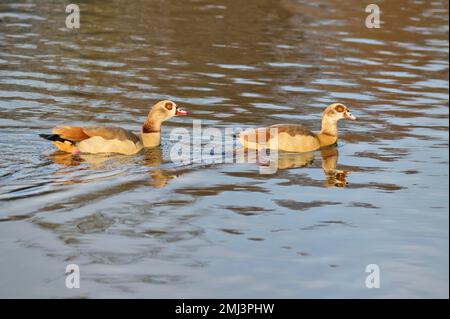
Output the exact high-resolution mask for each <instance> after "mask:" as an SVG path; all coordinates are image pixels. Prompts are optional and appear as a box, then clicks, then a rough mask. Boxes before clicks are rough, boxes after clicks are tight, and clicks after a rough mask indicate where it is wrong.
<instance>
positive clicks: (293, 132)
mask: <svg viewBox="0 0 450 319" xmlns="http://www.w3.org/2000/svg"><path fill="white" fill-rule="evenodd" d="M271 127H273V128H277V129H278V133H283V132H284V133H288V134H289V135H290V136H299V135H304V136H312V137H317V134H315V133H313V132H311V131H310V130H308V129H307V128H306V127H304V126H302V125H295V124H276V125H272V126H271Z"/></svg>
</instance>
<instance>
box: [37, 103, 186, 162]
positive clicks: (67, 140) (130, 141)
mask: <svg viewBox="0 0 450 319" xmlns="http://www.w3.org/2000/svg"><path fill="white" fill-rule="evenodd" d="M180 115H187V112H186V111H184V110H182V109H180V108H179V107H178V106H177V105H176V104H175V103H174V102H172V101H169V100H164V101H160V102H158V103H156V104H155V105H154V106H153V107H152V108H151V109H150V112H149V113H148V116H147V119H146V121H145V122H144V125H143V126H142V128H141V132H140V136H138V135H136V134H134V133H132V132H130V131H128V130H125V129H123V128H120V127H113V126H83V127H82V126H59V127H55V128H53V130H52V134H39V136H41V137H43V138H45V139H47V140H50V141H51V142H52V144H53V145H55V146H56V147H57V148H59V149H60V150H61V151H64V152H67V153H72V154H78V153H91V154H96V153H119V154H125V155H130V154H135V153H137V152H139V151H140V150H141V149H142V148H144V147H155V146H158V145H160V143H161V124H162V122H164V121H166V120H168V119H170V118H172V117H174V116H180Z"/></svg>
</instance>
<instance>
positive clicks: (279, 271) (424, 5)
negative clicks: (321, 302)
mask: <svg viewBox="0 0 450 319" xmlns="http://www.w3.org/2000/svg"><path fill="white" fill-rule="evenodd" d="M79 4H80V8H81V29H80V30H78V31H68V30H66V29H65V28H64V21H65V16H66V14H65V12H64V9H65V7H64V5H63V4H61V3H60V2H59V1H55V0H31V1H27V2H25V3H21V4H16V3H13V2H11V1H6V2H5V1H3V2H2V3H1V4H0V118H1V119H0V146H1V149H2V152H1V154H0V168H1V170H0V234H1V235H0V252H1V254H0V269H1V273H0V296H1V297H9V296H14V297H80V296H82V297H297V298H298V297H349V296H351V297H448V280H449V277H448V249H449V247H448V231H449V229H448V107H449V100H448V93H449V90H448V85H449V83H448V79H449V69H448V57H449V54H448V52H449V51H448V29H449V28H448V2H447V1H444V0H441V1H380V2H379V4H380V6H381V9H382V20H383V21H384V24H383V25H382V28H381V29H370V30H369V29H366V28H365V27H364V20H365V17H366V13H365V12H364V8H365V4H364V3H362V2H361V1H345V2H344V1H341V2H329V1H315V2H314V3H313V4H311V3H310V1H306V0H305V1H303V0H281V1H275V0H248V1H237V0H236V1H219V2H218V1H210V0H196V1H194V0H191V1H156V0H155V1H144V0H137V1H133V2H132V3H127V2H123V1H113V0H112V1H106V2H101V3H100V2H97V3H95V4H94V3H93V2H92V1H79ZM162 98H169V99H173V100H174V101H176V102H177V103H179V104H180V105H183V106H185V107H186V108H187V109H189V110H190V111H191V117H189V118H183V119H176V120H173V121H171V122H169V123H167V125H166V126H165V133H164V135H163V145H162V147H161V149H155V150H147V151H145V152H142V153H140V154H138V155H136V156H133V157H121V156H114V157H108V158H104V157H100V156H87V155H80V156H74V157H72V156H67V155H64V154H60V153H54V149H52V147H51V146H50V145H49V144H48V143H46V141H44V140H41V139H39V138H38V134H39V133H44V132H48V130H49V128H51V127H52V126H54V125H56V124H61V123H67V122H69V123H74V124H98V123H103V124H113V125H120V126H122V127H125V128H129V129H134V130H138V129H139V126H140V124H141V122H142V121H143V118H144V117H145V115H146V113H147V110H148V108H149V106H150V105H151V104H152V103H153V102H155V101H156V100H158V99H162ZM334 101H341V102H343V103H346V104H348V105H349V106H350V107H351V109H352V111H353V113H355V115H356V116H358V118H359V121H358V122H356V123H348V122H347V123H341V125H340V132H341V141H340V144H339V147H338V148H337V149H329V150H325V151H324V152H316V153H315V154H303V155H298V154H297V155H295V154H285V155H284V156H283V157H282V158H281V159H280V162H279V163H278V167H279V170H278V171H277V173H276V174H273V175H261V174H259V170H258V167H257V166H256V165H255V164H222V165H202V164H189V163H187V164H184V165H176V164H174V163H171V162H170V160H169V157H168V153H169V149H170V145H171V142H170V141H169V136H168V132H169V130H170V128H173V127H185V128H188V129H191V123H192V120H193V119H200V120H202V124H203V126H204V127H219V128H221V129H224V128H228V127H248V126H262V125H269V124H273V123H280V122H287V123H297V122H299V121H301V122H302V123H303V124H305V125H307V126H309V127H311V128H314V129H318V128H319V124H320V120H319V119H320V113H321V112H322V110H323V108H324V106H325V105H327V104H328V103H330V102H334ZM69 263H76V264H78V265H80V268H81V273H82V279H81V280H82V281H81V287H82V288H81V289H79V290H68V289H66V288H65V286H64V279H65V278H64V270H65V265H67V264H69ZM373 263H375V264H378V265H379V266H380V268H381V289H367V288H365V285H364V282H365V276H366V275H367V274H366V273H365V267H366V265H368V264H373Z"/></svg>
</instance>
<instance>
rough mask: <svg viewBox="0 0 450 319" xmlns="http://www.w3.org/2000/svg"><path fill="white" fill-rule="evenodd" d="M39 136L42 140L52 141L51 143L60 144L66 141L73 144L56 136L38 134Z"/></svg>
mask: <svg viewBox="0 0 450 319" xmlns="http://www.w3.org/2000/svg"><path fill="white" fill-rule="evenodd" d="M39 136H40V137H42V138H45V139H46V140H49V141H53V142H62V143H64V142H65V141H68V142H71V143H73V142H72V141H70V140H66V139H65V138H62V137H61V136H59V135H58V134H39Z"/></svg>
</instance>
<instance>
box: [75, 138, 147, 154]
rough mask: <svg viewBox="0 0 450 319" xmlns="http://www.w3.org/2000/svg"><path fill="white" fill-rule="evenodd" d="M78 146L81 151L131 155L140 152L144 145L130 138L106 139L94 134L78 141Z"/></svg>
mask: <svg viewBox="0 0 450 319" xmlns="http://www.w3.org/2000/svg"><path fill="white" fill-rule="evenodd" d="M77 148H78V149H79V150H80V152H81V153H91V154H96V153H119V154H125V155H131V154H135V153H137V152H139V151H140V150H141V149H142V148H143V146H142V143H141V142H137V143H136V144H135V143H133V142H132V141H130V140H124V141H120V140H118V139H114V140H105V139H104V138H103V137H101V136H93V137H91V138H88V139H85V140H83V141H81V142H79V143H77Z"/></svg>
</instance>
